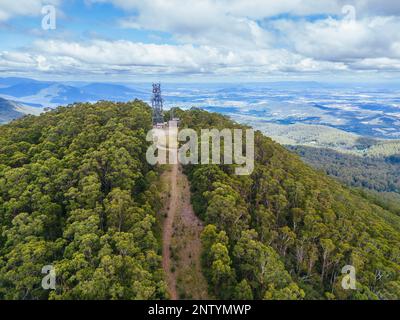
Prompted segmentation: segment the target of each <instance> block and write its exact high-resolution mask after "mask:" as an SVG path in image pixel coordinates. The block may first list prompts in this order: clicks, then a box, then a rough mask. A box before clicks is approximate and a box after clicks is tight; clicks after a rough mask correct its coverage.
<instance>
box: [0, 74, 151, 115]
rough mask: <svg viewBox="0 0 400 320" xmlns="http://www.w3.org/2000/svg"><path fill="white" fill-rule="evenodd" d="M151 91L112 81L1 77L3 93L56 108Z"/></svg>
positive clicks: (123, 98) (142, 95) (126, 98)
mask: <svg viewBox="0 0 400 320" xmlns="http://www.w3.org/2000/svg"><path fill="white" fill-rule="evenodd" d="M148 96H149V93H148V92H145V91H140V90H135V89H133V88H130V87H128V86H124V85H120V84H112V83H73V84H70V83H67V82H55V81H38V80H33V79H27V78H15V77H12V78H0V97H3V98H4V99H7V100H13V101H16V102H18V103H22V104H25V105H29V106H32V107H49V108H54V107H57V106H59V105H67V104H72V103H74V102H95V101H99V100H115V101H129V100H132V99H134V98H144V99H147V98H148Z"/></svg>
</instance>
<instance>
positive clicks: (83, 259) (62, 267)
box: [0, 101, 166, 299]
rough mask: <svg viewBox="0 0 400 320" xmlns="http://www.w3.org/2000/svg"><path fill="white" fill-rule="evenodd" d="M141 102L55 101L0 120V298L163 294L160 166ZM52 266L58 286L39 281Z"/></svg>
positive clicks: (148, 113)
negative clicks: (150, 154) (149, 155)
mask: <svg viewBox="0 0 400 320" xmlns="http://www.w3.org/2000/svg"><path fill="white" fill-rule="evenodd" d="M150 128H151V109H150V108H149V107H148V106H147V105H145V104H144V103H142V102H139V101H135V102H131V103H126V104H125V103H111V102H99V103H96V104H94V105H91V104H77V105H74V106H69V107H60V108H58V109H56V110H54V111H51V112H48V113H46V114H43V115H41V116H40V117H32V116H29V117H25V118H23V119H20V120H17V121H14V122H12V123H11V124H9V125H4V126H1V127H0V221H1V238H0V298H1V299H47V298H49V299H159V298H165V297H166V287H165V283H164V280H163V272H162V269H161V257H160V254H161V250H160V241H158V240H157V237H156V234H155V232H154V231H155V230H156V228H155V224H156V214H157V212H158V210H159V208H160V199H159V196H158V192H157V186H156V182H157V180H158V178H157V177H158V172H156V171H155V170H153V169H152V168H150V167H149V166H148V165H147V162H146V161H145V157H144V155H145V152H146V149H147V142H146V140H145V137H146V133H147V131H148V130H149V129H150ZM45 265H53V266H54V267H55V270H56V275H57V285H56V290H50V291H49V290H47V291H46V290H43V289H42V287H41V279H42V278H43V276H44V274H41V270H42V267H43V266H45Z"/></svg>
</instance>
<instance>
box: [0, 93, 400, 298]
mask: <svg viewBox="0 0 400 320" xmlns="http://www.w3.org/2000/svg"><path fill="white" fill-rule="evenodd" d="M175 114H176V115H177V116H179V117H180V118H181V126H182V127H190V128H194V129H197V130H200V129H201V128H220V129H222V128H234V127H235V128H241V126H239V125H238V124H235V123H233V122H232V121H230V120H229V119H228V118H226V117H223V116H221V115H218V114H212V113H207V112H205V111H201V110H198V109H191V110H189V111H182V110H175ZM166 117H168V114H167V115H166ZM150 128H151V110H150V108H149V107H148V106H147V105H146V104H144V103H143V102H140V101H134V102H129V103H111V102H105V101H103V102H99V103H96V104H77V105H74V106H68V107H60V108H57V109H56V110H53V111H50V112H47V113H45V114H43V115H41V116H39V117H33V116H27V117H24V118H22V119H19V120H17V121H14V122H12V123H10V124H8V125H4V126H0V222H1V235H0V299H164V298H168V294H167V288H166V284H165V281H164V274H163V270H162V268H161V256H160V255H161V243H160V237H159V234H158V232H159V231H158V230H159V229H160V225H159V223H160V214H159V213H160V209H161V199H160V194H159V187H158V183H159V176H160V173H161V168H159V167H151V166H149V165H148V164H147V162H146V160H145V153H146V149H147V146H148V143H147V142H146V139H145V137H146V133H147V131H148V130H149V129H150ZM255 139H256V141H255V146H256V150H255V170H254V172H253V173H252V174H251V175H250V176H237V175H235V174H234V167H233V165H197V166H192V165H189V166H186V167H185V168H184V170H185V172H186V174H187V175H188V177H189V180H190V182H191V192H192V204H193V206H194V209H195V211H196V213H197V215H198V216H199V217H200V218H201V219H202V220H203V221H204V223H205V225H206V226H205V228H204V230H203V232H202V236H201V241H202V245H203V255H202V264H203V273H204V274H205V276H206V278H207V280H208V283H209V291H210V293H211V295H212V296H215V297H217V298H224V299H400V217H398V216H397V215H395V214H393V213H392V212H390V211H387V210H384V209H383V208H382V207H381V206H380V205H377V201H370V200H368V199H366V197H365V196H364V195H362V194H361V193H360V192H359V191H357V190H352V189H348V188H346V187H344V186H343V185H342V184H340V183H339V182H337V181H335V180H334V179H332V178H329V177H327V176H326V175H324V174H321V173H320V172H319V171H316V170H314V169H312V168H311V167H309V166H308V165H305V164H304V163H303V162H302V161H301V160H300V158H299V157H298V156H297V155H294V154H292V153H291V152H289V151H288V150H286V149H285V148H284V147H282V146H280V145H278V144H276V143H274V142H273V141H272V140H271V139H269V138H267V137H265V136H263V135H262V134H261V133H260V132H257V133H256V135H255ZM45 265H54V266H55V268H56V271H57V286H56V290H51V291H46V290H43V289H42V288H41V285H40V284H41V279H42V277H43V274H42V273H41V269H42V267H43V266H45ZM345 265H353V266H354V267H355V268H356V272H357V273H356V276H357V290H343V289H342V287H341V279H342V276H343V275H342V274H341V269H342V267H344V266H345Z"/></svg>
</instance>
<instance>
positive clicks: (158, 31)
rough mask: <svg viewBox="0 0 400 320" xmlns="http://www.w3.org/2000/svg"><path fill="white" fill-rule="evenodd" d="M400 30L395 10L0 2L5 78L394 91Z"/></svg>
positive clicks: (340, 1)
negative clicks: (47, 19) (51, 16)
mask: <svg viewBox="0 0 400 320" xmlns="http://www.w3.org/2000/svg"><path fill="white" fill-rule="evenodd" d="M45 5H53V6H54V8H55V10H56V22H57V27H56V29H55V30H43V29H42V27H41V25H42V19H43V17H44V14H42V12H41V10H42V8H43V6H45ZM397 30H400V4H399V3H398V2H397V1H391V0H387V1H378V0H349V1H344V0H326V1H320V0H279V1H276V0H229V1H228V0H196V1H194V0H186V1H184V0H153V1H146V0H19V1H16V0H1V2H0V76H29V77H34V78H40V79H63V80H88V79H90V80H93V79H95V80H107V81H140V80H149V79H152V80H153V79H155V78H158V79H163V80H170V81H178V82H179V81H247V82H248V81H269V80H297V79H305V80H342V81H353V80H354V81H356V80H376V79H380V80H388V81H390V80H392V79H396V78H398V76H399V70H400V34H399V32H398V31H397Z"/></svg>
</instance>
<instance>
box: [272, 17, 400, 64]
mask: <svg viewBox="0 0 400 320" xmlns="http://www.w3.org/2000/svg"><path fill="white" fill-rule="evenodd" d="M274 27H275V28H277V29H278V30H279V31H280V32H281V33H282V34H285V38H286V43H287V45H288V46H290V47H291V48H292V49H293V50H295V52H297V53H298V54H301V55H304V56H307V57H311V58H314V59H318V60H324V61H343V62H349V61H354V60H357V59H366V58H382V57H388V58H398V57H400V46H399V44H400V34H399V33H398V31H397V30H400V18H398V17H371V18H369V17H367V18H363V19H358V20H354V21H347V20H335V19H332V18H328V19H325V20H319V21H316V22H307V21H304V20H302V21H289V20H281V21H277V22H275V24H274Z"/></svg>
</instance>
